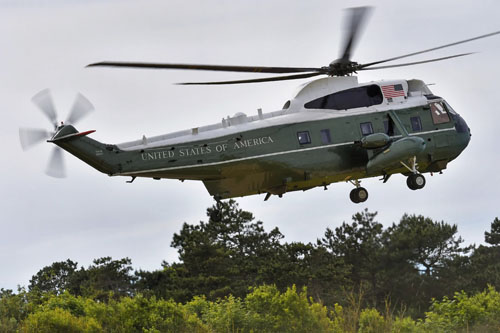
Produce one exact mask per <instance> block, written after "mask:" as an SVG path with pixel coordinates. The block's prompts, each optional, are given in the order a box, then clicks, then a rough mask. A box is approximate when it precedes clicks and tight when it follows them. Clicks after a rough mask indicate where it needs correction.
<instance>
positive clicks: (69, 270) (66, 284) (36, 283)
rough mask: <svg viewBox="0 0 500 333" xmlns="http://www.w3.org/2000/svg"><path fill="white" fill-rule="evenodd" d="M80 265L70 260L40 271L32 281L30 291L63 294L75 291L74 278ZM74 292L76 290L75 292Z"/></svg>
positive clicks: (56, 263)
mask: <svg viewBox="0 0 500 333" xmlns="http://www.w3.org/2000/svg"><path fill="white" fill-rule="evenodd" d="M77 266H78V263H76V262H73V261H71V260H69V259H67V260H66V261H58V262H54V263H53V264H52V265H50V266H46V267H44V268H42V269H41V270H39V271H38V273H36V274H35V275H33V277H32V278H31V280H30V284H29V286H28V289H29V290H30V291H32V290H35V289H36V290H38V291H40V292H53V293H55V294H61V293H63V292H64V291H65V290H67V289H68V290H69V289H74V288H73V287H74V286H73V285H72V278H73V276H74V273H75V271H76V269H77ZM73 291H74V290H73Z"/></svg>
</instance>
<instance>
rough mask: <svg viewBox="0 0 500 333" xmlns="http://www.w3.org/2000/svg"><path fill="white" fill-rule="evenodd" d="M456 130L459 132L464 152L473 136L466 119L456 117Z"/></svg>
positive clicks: (460, 144)
mask: <svg viewBox="0 0 500 333" xmlns="http://www.w3.org/2000/svg"><path fill="white" fill-rule="evenodd" d="M455 130H456V131H457V134H458V137H459V146H460V148H461V150H464V149H465V147H467V145H468V144H469V142H470V138H471V136H472V134H471V132H470V128H469V126H468V125H467V123H466V122H465V120H464V118H462V117H461V116H460V115H456V116H455Z"/></svg>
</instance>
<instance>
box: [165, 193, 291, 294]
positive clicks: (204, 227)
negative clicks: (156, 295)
mask: <svg viewBox="0 0 500 333" xmlns="http://www.w3.org/2000/svg"><path fill="white" fill-rule="evenodd" d="M215 209H216V207H215V206H213V207H211V208H209V209H207V216H209V217H210V216H212V212H213V211H214V210H215ZM220 212H221V219H220V221H219V220H218V219H217V221H214V220H213V219H211V218H210V219H209V221H208V222H200V224H198V225H190V224H187V223H184V225H183V226H182V229H181V231H180V232H179V233H178V234H174V236H173V240H172V247H174V248H176V249H177V250H178V252H179V259H180V260H181V261H182V264H179V265H172V267H174V268H175V269H176V270H178V273H179V274H178V276H177V277H178V278H179V279H182V280H183V281H184V282H183V283H181V285H186V283H187V284H188V285H189V286H190V290H191V292H192V294H191V295H190V297H192V296H194V295H199V294H203V295H207V297H209V298H212V299H213V298H216V297H222V296H226V295H228V294H229V293H231V294H233V295H235V296H238V297H241V296H244V295H245V294H246V293H247V292H248V287H249V286H252V285H257V284H262V283H266V282H267V283H269V282H271V281H272V280H273V278H274V277H275V276H276V270H277V269H278V268H279V267H278V266H279V263H280V260H279V258H280V254H281V253H282V245H281V244H280V240H281V239H282V238H283V235H282V234H281V232H280V231H279V230H278V229H277V228H275V229H273V230H271V231H270V232H266V231H265V230H264V227H263V224H262V222H260V221H258V222H253V220H254V217H253V215H252V213H250V212H247V211H243V210H242V209H240V208H238V204H237V203H236V202H235V201H234V200H229V201H227V202H223V203H221V207H220ZM186 296H188V295H186Z"/></svg>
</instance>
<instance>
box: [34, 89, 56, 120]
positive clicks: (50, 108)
mask: <svg viewBox="0 0 500 333" xmlns="http://www.w3.org/2000/svg"><path fill="white" fill-rule="evenodd" d="M31 101H32V102H33V103H34V104H35V105H36V106H38V108H40V110H42V112H43V113H44V114H45V115H46V116H47V118H49V120H50V122H51V123H52V124H57V112H56V108H55V107H54V103H53V102H52V97H51V96H50V90H49V89H45V90H42V91H40V92H39V93H38V94H36V95H35V96H33V98H32V99H31Z"/></svg>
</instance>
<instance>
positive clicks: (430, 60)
mask: <svg viewBox="0 0 500 333" xmlns="http://www.w3.org/2000/svg"><path fill="white" fill-rule="evenodd" d="M470 54H474V52H471V53H462V54H456V55H452V56H448V57H442V58H435V59H429V60H423V61H415V62H407V63H404V64H396V65H387V66H376V67H369V68H366V67H361V68H360V69H358V70H359V71H369V70H372V69H384V68H393V67H404V66H412V65H418V64H425V63H428V62H435V61H441V60H446V59H452V58H458V57H463V56H467V55H470Z"/></svg>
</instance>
